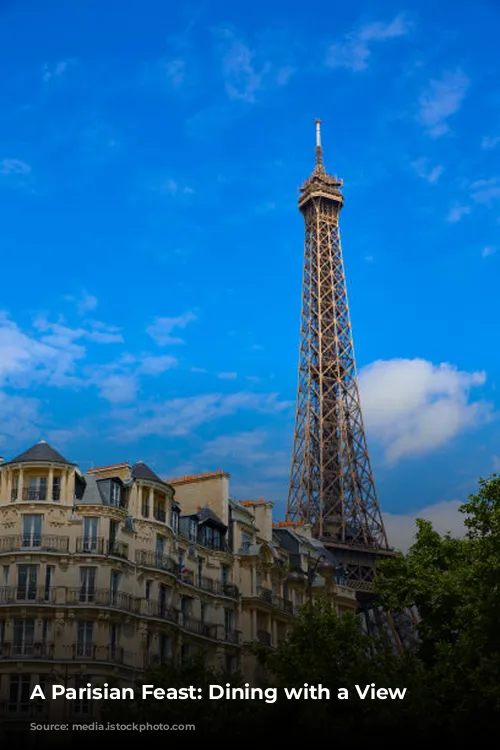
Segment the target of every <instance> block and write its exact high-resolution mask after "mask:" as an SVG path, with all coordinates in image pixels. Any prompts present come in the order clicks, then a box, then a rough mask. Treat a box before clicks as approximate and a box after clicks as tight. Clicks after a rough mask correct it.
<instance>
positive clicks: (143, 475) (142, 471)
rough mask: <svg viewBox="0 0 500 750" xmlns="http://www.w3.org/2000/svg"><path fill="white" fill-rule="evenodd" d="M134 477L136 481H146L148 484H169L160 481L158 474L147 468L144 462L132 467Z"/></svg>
mask: <svg viewBox="0 0 500 750" xmlns="http://www.w3.org/2000/svg"><path fill="white" fill-rule="evenodd" d="M132 476H133V477H134V479H145V480H147V481H148V482H159V483H160V484H167V482H165V481H164V480H163V479H160V477H159V476H158V474H155V473H154V471H153V470H152V469H150V468H149V466H147V465H146V464H145V463H144V461H138V462H137V463H136V464H134V465H133V466H132Z"/></svg>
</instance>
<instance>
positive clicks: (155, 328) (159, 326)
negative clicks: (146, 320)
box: [146, 311, 196, 346]
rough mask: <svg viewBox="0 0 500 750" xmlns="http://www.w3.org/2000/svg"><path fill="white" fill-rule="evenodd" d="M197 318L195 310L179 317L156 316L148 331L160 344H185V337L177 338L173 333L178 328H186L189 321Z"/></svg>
mask: <svg viewBox="0 0 500 750" xmlns="http://www.w3.org/2000/svg"><path fill="white" fill-rule="evenodd" d="M194 320H196V315H195V314H194V312H191V311H188V312H186V313H184V314H183V315H179V317H177V318H155V320H154V322H153V323H152V324H151V325H150V326H149V328H147V330H146V333H147V334H148V335H149V336H151V338H152V339H154V341H156V343H157V344H158V345H159V346H166V345H167V344H183V343H184V341H183V339H180V338H175V337H173V336H172V335H171V334H172V332H173V331H175V329H176V328H181V329H183V328H186V326H187V325H188V324H189V323H192V322H193V321H194Z"/></svg>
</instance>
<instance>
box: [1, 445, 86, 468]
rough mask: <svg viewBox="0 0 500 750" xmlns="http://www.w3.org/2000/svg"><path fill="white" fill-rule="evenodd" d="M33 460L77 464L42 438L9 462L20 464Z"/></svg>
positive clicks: (69, 464)
mask: <svg viewBox="0 0 500 750" xmlns="http://www.w3.org/2000/svg"><path fill="white" fill-rule="evenodd" d="M32 461H35V462H37V461H41V462H47V463H57V464H67V465H68V466H75V464H72V463H71V461H68V460H67V459H66V458H64V456H62V455H61V454H60V453H58V451H56V450H55V449H54V448H52V446H51V445H49V444H48V443H46V442H45V440H40V442H39V443H36V444H35V445H32V446H31V448H28V450H26V451H24V452H23V453H20V454H19V455H18V456H16V457H15V458H13V459H12V460H11V461H9V462H8V463H10V464H20V463H31V462H32Z"/></svg>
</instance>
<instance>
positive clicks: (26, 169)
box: [0, 159, 31, 175]
mask: <svg viewBox="0 0 500 750" xmlns="http://www.w3.org/2000/svg"><path fill="white" fill-rule="evenodd" d="M30 172H31V167H30V165H29V164H26V162H25V161H20V159H3V160H2V161H1V162H0V174H5V175H27V174H29V173H30Z"/></svg>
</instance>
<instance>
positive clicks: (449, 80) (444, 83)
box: [418, 70, 469, 138]
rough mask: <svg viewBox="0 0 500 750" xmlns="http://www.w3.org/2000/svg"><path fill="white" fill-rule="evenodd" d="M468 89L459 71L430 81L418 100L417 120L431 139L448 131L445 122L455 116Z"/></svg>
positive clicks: (466, 81) (466, 82)
mask: <svg viewBox="0 0 500 750" xmlns="http://www.w3.org/2000/svg"><path fill="white" fill-rule="evenodd" d="M468 88H469V79H468V78H467V76H466V75H465V74H464V73H463V72H462V71H461V70H457V71H454V72H447V73H445V74H443V75H442V76H441V78H437V79H434V80H432V81H431V82H430V83H429V85H428V87H427V88H426V90H425V91H424V92H423V93H422V95H421V96H420V99H419V111H418V119H419V121H420V122H421V123H422V125H423V126H424V127H425V129H426V130H427V132H428V134H429V135H431V136H432V137H433V138H439V137H440V136H442V135H445V134H446V133H448V132H449V131H450V128H449V125H448V122H447V120H448V119H449V118H450V117H452V116H453V115H454V114H456V113H457V112H458V111H459V110H460V108H461V106H462V102H463V100H464V97H465V95H466V93H467V90H468Z"/></svg>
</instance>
